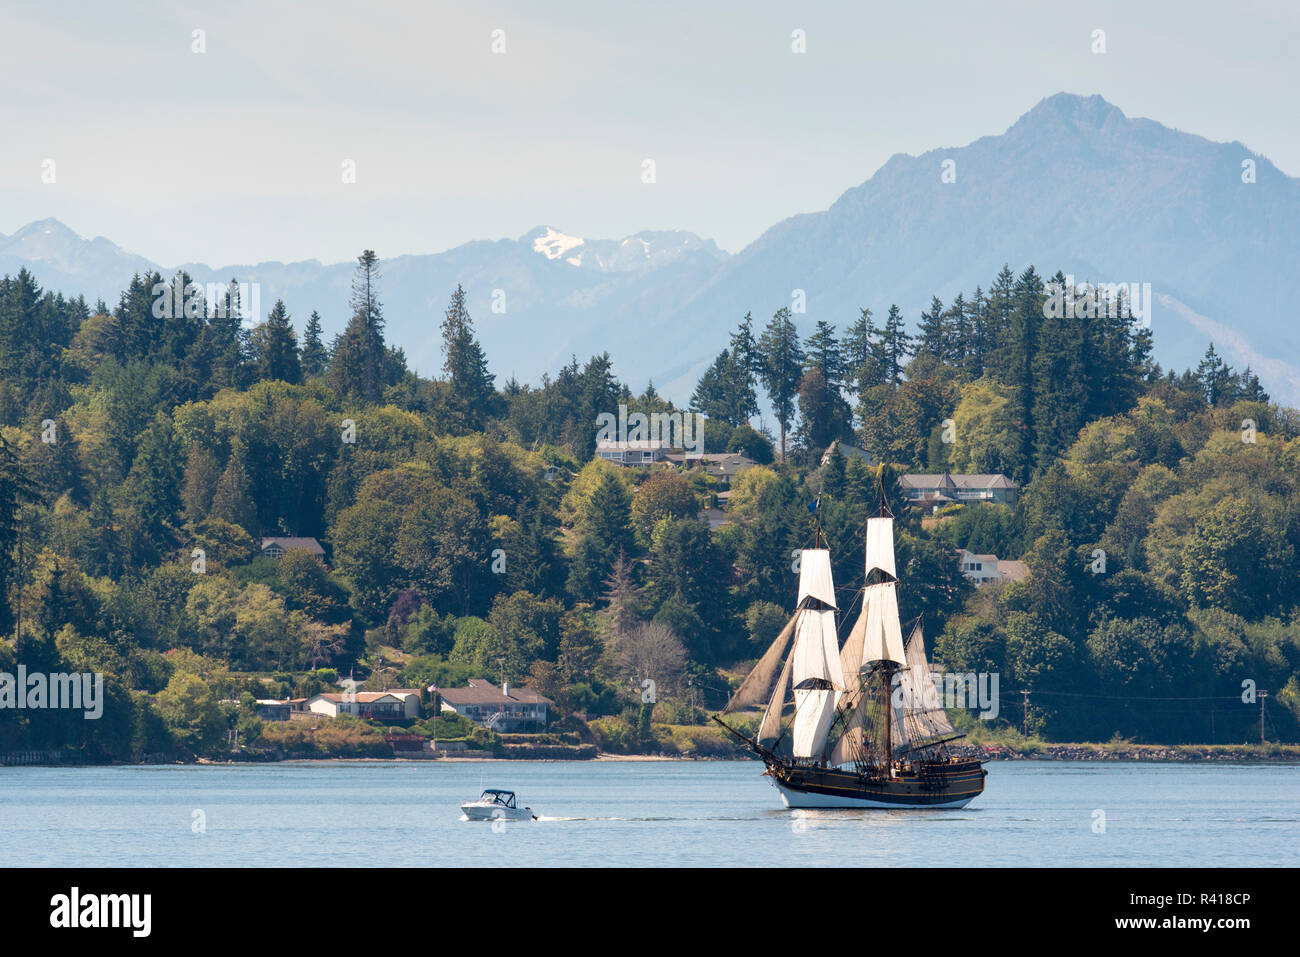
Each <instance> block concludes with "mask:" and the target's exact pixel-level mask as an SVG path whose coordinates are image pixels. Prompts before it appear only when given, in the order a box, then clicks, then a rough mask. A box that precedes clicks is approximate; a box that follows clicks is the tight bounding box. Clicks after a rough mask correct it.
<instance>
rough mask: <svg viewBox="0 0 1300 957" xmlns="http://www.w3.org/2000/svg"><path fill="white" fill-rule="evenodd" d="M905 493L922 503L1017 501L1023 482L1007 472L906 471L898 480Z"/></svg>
mask: <svg viewBox="0 0 1300 957" xmlns="http://www.w3.org/2000/svg"><path fill="white" fill-rule="evenodd" d="M898 487H899V488H900V489H902V492H903V497H904V498H906V499H907V500H908V501H909V502H914V503H915V504H917V505H921V506H926V507H928V506H931V505H950V504H953V503H959V504H965V503H967V502H997V503H999V504H1002V505H1014V504H1015V501H1016V495H1017V494H1018V493H1019V491H1020V486H1019V485H1017V484H1016V483H1015V482H1014V481H1013V480H1012V479H1009V478H1007V477H1006V476H1005V475H965V474H962V473H956V474H954V473H951V472H944V473H942V474H941V475H934V474H928V475H904V476H902V477H901V478H900V479H899V480H898Z"/></svg>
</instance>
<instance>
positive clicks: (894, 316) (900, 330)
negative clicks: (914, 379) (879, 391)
mask: <svg viewBox="0 0 1300 957" xmlns="http://www.w3.org/2000/svg"><path fill="white" fill-rule="evenodd" d="M911 355H912V337H911V336H910V335H908V333H907V330H906V329H905V328H904V327H903V313H902V311H901V310H899V308H898V306H896V305H894V306H890V307H889V313H888V315H886V316H885V330H884V333H883V339H882V342H881V358H882V359H883V364H884V373H885V381H886V382H890V383H892V384H893V385H898V384H899V383H900V382H902V381H903V367H904V366H905V365H907V360H908V358H909V357H910V356H911Z"/></svg>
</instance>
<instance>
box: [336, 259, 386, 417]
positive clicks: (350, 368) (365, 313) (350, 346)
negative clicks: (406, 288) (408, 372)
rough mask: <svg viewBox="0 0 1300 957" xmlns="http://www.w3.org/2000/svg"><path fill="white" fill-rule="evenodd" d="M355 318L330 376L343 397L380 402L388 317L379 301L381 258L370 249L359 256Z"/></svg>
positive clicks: (338, 348) (353, 304)
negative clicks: (386, 318)
mask: <svg viewBox="0 0 1300 957" xmlns="http://www.w3.org/2000/svg"><path fill="white" fill-rule="evenodd" d="M349 305H350V306H351V308H352V318H351V319H349V320H348V324H347V328H346V329H344V330H343V335H342V337H341V338H340V339H339V340H338V342H337V346H336V347H335V350H334V352H333V354H332V355H331V357H330V375H331V379H332V383H333V386H334V391H335V392H337V393H338V394H339V396H341V397H343V398H345V399H348V400H352V401H358V400H359V401H362V402H378V401H379V400H380V398H381V396H382V393H383V387H384V384H385V383H384V357H385V347H384V317H383V307H382V306H381V304H380V302H379V257H377V256H376V255H375V252H374V250H372V249H367V250H365V251H364V252H362V254H361V255H360V256H358V257H357V268H356V272H355V274H354V275H353V278H352V298H351V300H350V302H349Z"/></svg>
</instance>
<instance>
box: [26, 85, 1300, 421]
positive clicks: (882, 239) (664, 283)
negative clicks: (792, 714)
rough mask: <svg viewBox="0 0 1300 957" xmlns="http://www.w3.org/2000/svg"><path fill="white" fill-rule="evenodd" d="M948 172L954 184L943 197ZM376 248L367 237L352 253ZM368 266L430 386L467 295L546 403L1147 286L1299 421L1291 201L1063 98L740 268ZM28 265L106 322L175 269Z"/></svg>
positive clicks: (780, 239) (264, 273)
mask: <svg viewBox="0 0 1300 957" xmlns="http://www.w3.org/2000/svg"><path fill="white" fill-rule="evenodd" d="M937 138H941V137H937ZM944 160H952V162H953V166H952V169H953V170H954V171H955V174H956V179H955V182H943V181H942V180H941V175H940V174H941V171H942V163H943V161H944ZM1245 160H1250V161H1253V163H1254V166H1255V170H1254V173H1255V182H1253V183H1245V182H1243V181H1242V163H1243V161H1245ZM369 244H370V243H369V242H368V241H367V239H366V238H365V237H359V238H358V244H357V245H358V251H360V249H361V248H362V247H364V246H366V245H369ZM377 251H378V252H379V253H380V256H381V257H382V258H383V259H384V263H383V277H384V278H383V296H384V302H385V307H386V308H385V315H386V317H387V320H388V335H389V338H390V339H391V340H392V341H393V342H395V343H397V344H399V345H401V346H402V347H403V348H405V350H406V353H407V356H408V359H409V360H410V361H411V363H412V364H413V365H414V366H415V367H416V368H418V369H420V370H421V371H422V372H425V373H433V372H435V371H436V370H437V368H438V366H439V365H440V356H439V354H438V333H437V329H438V322H439V321H440V317H441V314H442V310H443V309H444V307H445V305H446V301H447V297H448V295H449V293H450V291H451V289H452V288H454V287H455V285H456V283H457V282H461V283H463V284H464V285H465V287H466V289H467V291H468V293H469V302H470V307H471V311H472V313H473V315H474V318H475V320H476V323H477V325H478V329H479V333H480V335H481V337H482V339H483V343H484V346H485V348H486V349H487V353H488V357H489V360H490V362H491V364H492V366H493V368H494V370H495V371H496V372H497V373H498V374H499V375H501V376H508V375H510V374H515V375H517V376H518V377H519V379H520V380H521V381H526V382H536V381H537V380H538V379H539V378H540V376H541V374H542V373H543V372H552V373H553V372H554V371H555V369H556V368H557V367H558V366H559V365H560V364H562V363H564V362H566V361H567V360H568V359H569V357H570V355H577V356H579V357H580V358H585V357H586V356H588V355H590V354H592V353H593V352H599V351H606V350H607V351H609V352H610V353H611V355H612V356H613V358H614V360H615V367H616V371H617V373H618V374H619V375H620V377H622V378H624V379H626V380H628V381H629V382H631V383H633V384H638V383H639V384H644V383H645V382H646V381H649V380H653V381H654V382H655V384H656V387H657V388H658V389H659V391H660V392H662V393H664V394H666V395H669V396H672V397H673V398H675V399H677V400H680V401H684V400H685V399H686V398H688V397H689V395H690V392H691V390H692V389H693V387H694V384H695V380H696V378H697V377H698V375H699V374H700V372H701V371H702V370H703V368H704V366H705V364H706V363H707V362H708V361H709V360H710V359H711V358H712V357H713V355H715V354H716V353H717V352H718V351H719V350H720V349H721V348H722V347H723V346H724V345H725V344H726V341H727V333H728V331H729V330H730V329H731V328H732V327H733V326H734V324H735V322H736V321H737V320H738V319H739V318H740V317H742V316H743V315H744V314H745V313H746V312H747V311H752V312H753V313H754V315H755V318H756V320H758V322H760V323H761V322H765V321H766V320H767V318H768V317H769V316H770V315H771V314H772V312H774V311H775V310H776V309H778V308H780V307H781V306H783V305H789V304H790V302H791V296H792V292H793V291H794V290H796V289H799V290H803V291H804V294H805V296H806V300H807V312H806V313H805V314H802V315H798V316H796V317H795V318H796V320H798V321H799V323H800V324H801V326H802V327H803V328H804V329H805V331H806V330H807V329H808V328H811V326H812V325H813V323H815V322H816V321H817V320H818V319H823V318H824V319H828V320H830V321H832V322H834V323H836V324H837V325H838V326H839V327H840V328H841V329H843V327H844V326H845V325H847V324H848V323H849V322H851V321H853V319H854V318H856V316H857V312H858V309H859V307H861V306H869V307H871V308H872V309H873V310H874V311H876V312H877V313H883V312H884V310H885V309H887V308H888V306H889V304H890V303H892V302H896V303H898V304H899V305H900V306H901V307H902V308H903V309H904V311H905V313H906V315H907V317H908V320H909V321H910V322H913V323H914V322H915V321H916V319H917V316H918V314H919V312H920V310H921V309H922V308H924V307H925V306H927V305H928V303H929V300H930V296H931V295H933V294H937V295H939V296H941V297H942V298H943V299H944V300H945V301H950V300H951V298H952V297H953V296H954V295H955V294H956V293H957V292H958V291H965V292H966V294H967V295H969V294H971V293H972V292H973V291H974V289H975V287H976V286H977V285H982V286H984V287H985V288H987V286H988V284H989V282H990V280H991V279H992V278H993V276H994V275H995V274H996V272H997V271H998V270H999V269H1000V268H1001V266H1002V264H1003V263H1004V262H1006V263H1009V264H1010V265H1011V267H1012V269H1014V270H1016V271H1019V270H1021V269H1023V268H1024V267H1025V266H1027V265H1029V264H1030V263H1033V264H1034V265H1035V266H1037V267H1038V269H1039V271H1040V272H1042V273H1044V274H1045V275H1050V274H1052V273H1054V272H1055V271H1056V270H1057V269H1061V270H1062V271H1064V272H1066V273H1072V274H1074V275H1075V276H1076V277H1078V278H1079V279H1080V280H1082V279H1091V280H1095V281H1103V282H1149V283H1151V285H1152V290H1153V293H1154V295H1155V296H1156V299H1157V308H1156V310H1155V314H1154V317H1153V329H1154V332H1155V347H1156V358H1157V360H1159V361H1160V362H1161V363H1162V364H1163V365H1165V366H1166V367H1167V368H1168V367H1176V368H1179V369H1182V368H1183V367H1187V366H1194V365H1195V363H1196V361H1197V360H1198V358H1199V356H1200V354H1201V353H1203V352H1204V350H1205V347H1206V344H1207V343H1208V342H1209V340H1210V339H1211V338H1213V339H1214V340H1215V342H1216V343H1217V344H1218V345H1220V347H1221V349H1220V351H1221V352H1223V353H1224V354H1225V355H1226V356H1227V358H1228V359H1229V361H1231V362H1233V363H1234V364H1236V365H1240V366H1245V365H1247V364H1250V365H1252V366H1253V367H1254V368H1255V369H1256V371H1257V372H1259V374H1260V377H1261V379H1262V380H1263V382H1264V385H1265V388H1266V389H1268V390H1269V391H1270V392H1271V393H1273V395H1274V397H1275V398H1276V399H1278V400H1280V401H1284V402H1287V403H1289V404H1292V405H1300V361H1298V360H1297V357H1298V356H1300V324H1298V323H1295V322H1294V321H1293V320H1292V318H1291V315H1290V312H1291V308H1292V307H1291V304H1290V299H1291V296H1290V288H1289V280H1290V279H1291V277H1294V276H1296V275H1298V274H1300V180H1296V179H1294V178H1291V177H1288V176H1286V175H1285V174H1284V173H1282V172H1281V171H1280V170H1278V169H1277V168H1276V167H1275V166H1274V165H1273V164H1272V163H1271V162H1269V161H1268V159H1266V158H1265V157H1263V156H1260V155H1258V154H1255V153H1252V152H1251V151H1250V150H1249V149H1248V148H1247V147H1246V146H1244V145H1243V144H1241V143H1237V142H1234V143H1216V142H1212V141H1210V140H1207V139H1205V138H1203V137H1200V136H1197V135H1194V134H1192V133H1186V132H1181V131H1178V130H1173V129H1170V128H1168V127H1165V126H1163V125H1161V124H1160V123H1157V122H1155V121H1153V120H1149V119H1141V118H1133V117H1128V116H1126V115H1125V114H1124V112H1123V111H1122V110H1120V109H1119V108H1118V107H1117V106H1115V105H1114V104H1111V103H1109V102H1107V101H1106V100H1105V99H1103V98H1102V97H1100V96H1096V95H1093V96H1077V95H1073V94H1069V93H1057V94H1055V95H1053V96H1049V97H1046V98H1044V99H1043V100H1041V101H1040V102H1039V103H1037V104H1036V105H1035V106H1034V107H1033V108H1032V109H1030V110H1029V111H1028V112H1027V113H1025V114H1024V115H1023V116H1021V117H1020V118H1019V119H1017V120H1016V121H1015V122H1014V123H1013V124H1012V125H1011V126H1010V127H1008V128H1007V130H1006V131H1005V132H1003V133H1000V134H997V135H991V136H984V137H981V138H980V139H977V140H975V141H974V142H972V143H970V144H968V145H966V146H960V147H953V148H944V149H934V150H930V151H928V152H925V153H922V154H921V155H920V156H911V155H907V154H901V153H900V154H896V155H894V156H892V157H891V158H890V159H889V160H888V161H887V162H886V163H885V164H884V165H883V166H881V167H880V169H879V170H877V171H876V172H875V173H874V174H873V175H872V176H871V177H870V178H869V179H867V180H866V181H865V182H863V183H861V184H859V185H857V186H854V187H852V188H850V189H848V190H846V191H845V192H844V193H843V194H842V195H841V196H840V197H839V199H837V200H836V201H835V202H834V203H833V204H832V205H831V207H830V208H829V209H827V210H825V211H823V212H817V213H805V214H800V215H798V216H793V217H791V218H789V219H786V220H784V221H782V222H780V223H777V224H775V225H774V226H772V227H771V228H770V229H768V230H767V231H766V232H765V233H764V234H763V235H762V236H760V237H759V238H758V239H757V240H755V242H753V243H751V244H750V245H749V246H748V247H746V248H745V249H743V250H741V251H740V252H739V253H737V254H735V255H728V254H727V253H725V252H724V251H722V250H720V249H719V248H718V247H717V245H716V244H715V243H714V242H713V241H712V240H708V239H704V238H702V237H699V236H697V235H695V234H693V233H688V232H642V233H636V234H634V235H632V236H628V237H623V238H622V239H614V240H602V239H591V238H586V237H578V236H573V235H570V234H568V233H566V232H565V231H564V230H563V229H561V228H559V227H554V226H539V227H537V228H535V229H533V230H531V231H529V232H528V233H525V234H524V235H523V236H521V237H520V238H518V239H515V240H510V239H501V240H495V241H482V240H480V241H474V242H469V243H466V244H464V245H462V246H457V247H456V248H454V249H450V250H447V251H446V252H442V253H437V254H433V255H419V256H413V255H400V254H398V253H397V251H395V250H382V249H381V250H377ZM22 266H27V267H28V268H30V269H31V270H32V271H33V272H34V273H35V274H36V276H37V278H38V280H39V281H40V282H41V284H42V285H43V286H45V287H46V288H49V289H56V290H61V291H63V292H65V293H69V294H73V295H75V294H85V295H86V297H87V298H88V299H91V300H92V301H93V300H94V299H96V298H99V297H102V298H104V299H106V300H108V301H109V303H110V304H113V303H115V302H116V299H117V296H118V293H119V292H120V291H121V289H122V287H123V286H124V285H125V284H126V282H127V281H128V280H129V279H130V276H131V275H132V274H133V273H134V272H136V271H142V270H146V269H158V270H159V271H161V272H164V273H169V272H171V271H174V269H175V267H171V269H166V268H164V267H162V266H161V265H158V264H154V263H151V262H149V261H148V260H146V259H144V258H143V257H140V256H136V255H133V254H131V253H128V252H126V251H124V250H122V249H120V248H119V247H117V246H115V245H114V244H113V243H111V242H110V241H109V240H107V239H104V238H102V237H99V238H96V239H93V240H86V239H83V238H81V237H79V236H77V235H76V233H74V232H72V231H71V230H69V229H68V228H67V227H66V226H64V225H63V224H62V223H59V222H58V221H57V220H52V219H46V220H41V221H39V222H36V223H31V224H29V225H27V226H24V227H23V228H22V229H19V230H18V231H17V232H16V233H14V234H13V235H11V236H5V237H0V273H3V272H8V273H13V272H16V271H17V269H19V268H21V267H22ZM185 268H187V269H188V270H189V271H190V272H191V273H192V274H193V275H194V277H195V278H196V279H198V280H200V281H203V282H209V281H222V282H224V281H227V280H229V279H230V278H232V277H237V278H239V279H240V280H247V281H259V282H261V283H262V284H263V290H262V302H263V305H264V308H269V305H270V303H271V302H273V301H274V300H275V298H277V297H283V298H284V300H285V302H286V303H287V304H288V306H289V310H290V312H291V313H292V314H293V316H294V317H295V322H296V324H297V325H298V326H299V328H301V325H302V322H303V320H304V319H305V317H306V316H307V315H308V314H309V313H310V312H311V310H312V309H316V310H319V312H320V314H321V316H322V318H323V319H324V322H325V326H326V331H327V333H328V332H333V331H337V330H338V329H340V328H341V327H342V325H343V322H344V321H345V319H346V302H347V291H348V283H349V278H350V276H351V270H352V264H351V263H336V264H329V265H324V264H321V263H319V262H317V261H315V260H309V261H306V262H297V263H277V262H271V263H258V264H248V265H232V266H222V267H219V268H211V267H208V266H205V265H197V264H187V265H186V266H185ZM497 290H499V291H500V292H498V293H497V294H496V295H495V297H494V291H497ZM494 303H496V304H497V309H498V311H495V312H494V311H493V304H494ZM502 307H504V310H505V311H504V312H501V311H499V310H500V309H501V308H502Z"/></svg>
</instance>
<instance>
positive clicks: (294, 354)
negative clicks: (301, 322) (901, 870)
mask: <svg viewBox="0 0 1300 957" xmlns="http://www.w3.org/2000/svg"><path fill="white" fill-rule="evenodd" d="M251 339H252V344H253V351H254V355H256V357H257V377H258V379H260V380H262V381H265V380H267V379H279V380H281V381H283V382H288V383H290V384H291V385H292V384H297V383H298V382H299V381H301V379H302V369H301V366H300V365H299V361H298V338H297V336H296V335H294V331H293V326H292V325H290V323H289V313H288V311H287V310H286V309H285V307H284V300H283V299H277V300H276V301H275V305H274V306H273V307H272V308H271V311H270V313H268V314H267V317H266V322H264V323H263V324H262V325H260V326H258V327H257V328H256V329H254V330H253V335H252V337H251Z"/></svg>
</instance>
